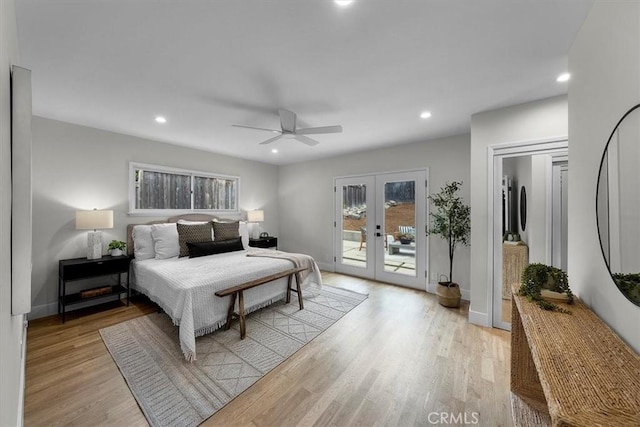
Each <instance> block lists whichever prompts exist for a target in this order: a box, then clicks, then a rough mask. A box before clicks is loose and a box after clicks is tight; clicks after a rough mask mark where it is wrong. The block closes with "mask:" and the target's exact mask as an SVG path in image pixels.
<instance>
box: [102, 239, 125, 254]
mask: <svg viewBox="0 0 640 427" xmlns="http://www.w3.org/2000/svg"><path fill="white" fill-rule="evenodd" d="M126 247H127V244H126V243H125V242H123V241H121V240H112V241H111V242H110V243H109V247H108V248H107V249H109V251H111V256H120V255H122V254H123V253H124V250H125V248H126Z"/></svg>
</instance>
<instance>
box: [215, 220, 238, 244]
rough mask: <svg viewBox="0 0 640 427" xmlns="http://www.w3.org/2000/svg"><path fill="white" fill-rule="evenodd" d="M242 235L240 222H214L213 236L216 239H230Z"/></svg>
mask: <svg viewBox="0 0 640 427" xmlns="http://www.w3.org/2000/svg"><path fill="white" fill-rule="evenodd" d="M236 237H240V223H239V222H238V221H234V222H213V238H214V239H216V240H229V239H235V238H236Z"/></svg>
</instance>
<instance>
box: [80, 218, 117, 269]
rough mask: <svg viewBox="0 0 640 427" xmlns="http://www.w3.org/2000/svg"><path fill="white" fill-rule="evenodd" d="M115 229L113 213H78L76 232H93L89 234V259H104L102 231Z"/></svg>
mask: <svg viewBox="0 0 640 427" xmlns="http://www.w3.org/2000/svg"><path fill="white" fill-rule="evenodd" d="M105 228H113V211H99V210H97V209H94V210H92V211H76V230H93V231H90V232H89V233H87V259H98V258H102V231H98V229H105Z"/></svg>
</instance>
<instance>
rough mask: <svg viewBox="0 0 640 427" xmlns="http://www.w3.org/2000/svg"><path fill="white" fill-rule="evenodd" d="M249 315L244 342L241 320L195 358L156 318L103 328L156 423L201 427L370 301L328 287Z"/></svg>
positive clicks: (201, 346)
mask: <svg viewBox="0 0 640 427" xmlns="http://www.w3.org/2000/svg"><path fill="white" fill-rule="evenodd" d="M305 291H306V292H305V293H304V310H299V308H298V304H297V301H296V299H295V298H292V302H291V303H290V304H285V303H284V302H282V301H280V302H276V303H274V304H272V305H270V306H269V307H266V308H263V309H260V310H258V311H255V312H253V313H251V314H249V315H248V316H247V322H246V327H247V336H246V338H245V339H244V340H240V332H239V325H238V321H234V322H233V326H232V328H231V329H230V330H228V331H224V330H218V331H215V332H213V333H212V334H209V335H205V336H203V337H199V338H197V340H196V348H197V360H195V361H194V362H193V363H189V362H187V361H186V360H185V359H184V356H183V354H182V351H181V350H180V344H179V342H178V328H177V327H176V326H174V325H173V323H172V322H171V319H169V317H168V316H166V315H165V314H161V313H154V314H150V315H147V316H144V317H140V318H137V319H133V320H129V321H126V322H123V323H120V324H117V325H114V326H110V327H108V328H104V329H101V330H100V334H101V335H102V340H103V341H104V343H105V345H106V346H107V348H108V349H109V352H110V353H111V356H112V357H113V360H114V361H115V362H116V364H117V365H118V368H119V369H120V372H121V373H122V376H123V377H124V379H125V380H126V382H127V384H128V385H129V388H130V389H131V392H132V393H133V395H134V397H135V398H136V400H137V401H138V405H140V408H141V409H142V412H143V413H144V415H145V416H146V418H147V421H149V424H151V425H152V426H195V425H198V424H200V423H201V422H203V421H204V420H206V419H207V418H209V417H210V416H211V415H213V414H214V413H215V412H216V411H218V410H219V409H220V408H222V407H223V406H224V405H226V404H227V403H229V402H230V401H231V400H232V399H233V398H234V397H236V396H237V395H239V394H240V393H242V392H243V391H244V390H246V389H247V388H248V387H249V386H251V385H252V384H253V383H255V382H256V381H257V380H259V379H260V378H261V377H262V376H264V375H265V374H266V373H268V372H269V371H271V370H272V369H273V368H275V367H276V366H278V365H279V364H280V363H282V362H283V361H284V360H285V359H287V358H288V357H289V356H291V355H292V354H293V353H295V352H296V351H298V350H299V349H300V348H302V346H304V345H305V344H306V343H308V342H309V341H311V340H312V339H313V338H315V337H316V336H318V335H319V334H320V333H321V332H322V331H324V330H326V329H327V328H328V327H329V326H331V325H332V324H333V323H335V322H336V321H337V320H339V319H340V318H341V317H342V316H344V315H345V314H346V313H347V312H349V311H350V310H351V309H353V308H354V307H355V306H357V305H358V304H360V303H361V302H362V301H364V300H365V299H366V298H367V295H362V294H358V293H355V292H351V291H347V290H344V289H339V288H334V287H331V286H327V285H324V286H323V287H322V288H317V287H309V288H307V289H305Z"/></svg>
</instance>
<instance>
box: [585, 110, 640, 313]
mask: <svg viewBox="0 0 640 427" xmlns="http://www.w3.org/2000/svg"><path fill="white" fill-rule="evenodd" d="M638 108H640V104H636V105H634V106H633V107H631V108H630V109H629V110H628V111H627V112H626V113H624V115H623V116H622V117H621V118H620V120H618V123H616V125H615V127H614V128H613V131H611V134H610V135H609V139H608V140H607V144H606V145H605V146H604V150H603V152H602V157H601V159H600V167H599V168H598V179H597V181H596V203H595V205H596V228H597V230H598V242H599V243H600V252H601V253H602V259H603V260H604V264H605V265H606V266H607V271H609V276H610V277H611V280H613V284H614V285H615V286H616V288H617V289H618V290H619V291H620V293H621V294H622V295H623V296H624V297H625V298H626V299H627V300H628V301H629V302H631V303H632V304H634V305H636V306H638V307H640V304H638V303H637V302H635V301H633V300H632V299H631V298H629V296H628V295H627V294H626V293H625V292H622V289H620V286H619V285H618V282H617V281H616V279H615V278H614V277H613V272H612V271H611V261H610V260H609V259H608V258H607V255H606V254H605V253H604V245H603V244H602V233H601V232H600V221H599V217H600V215H599V211H598V198H599V196H600V178H601V177H602V166H603V165H604V162H605V160H606V159H607V154H608V153H609V144H610V143H611V139H612V138H613V136H614V135H615V134H616V132H617V131H618V128H619V127H620V124H622V122H623V121H624V119H626V118H627V116H629V115H630V114H631V113H633V112H634V111H635V110H637V109H638ZM638 143H639V144H640V141H638ZM608 205H609V200H608V199H607V206H608Z"/></svg>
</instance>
